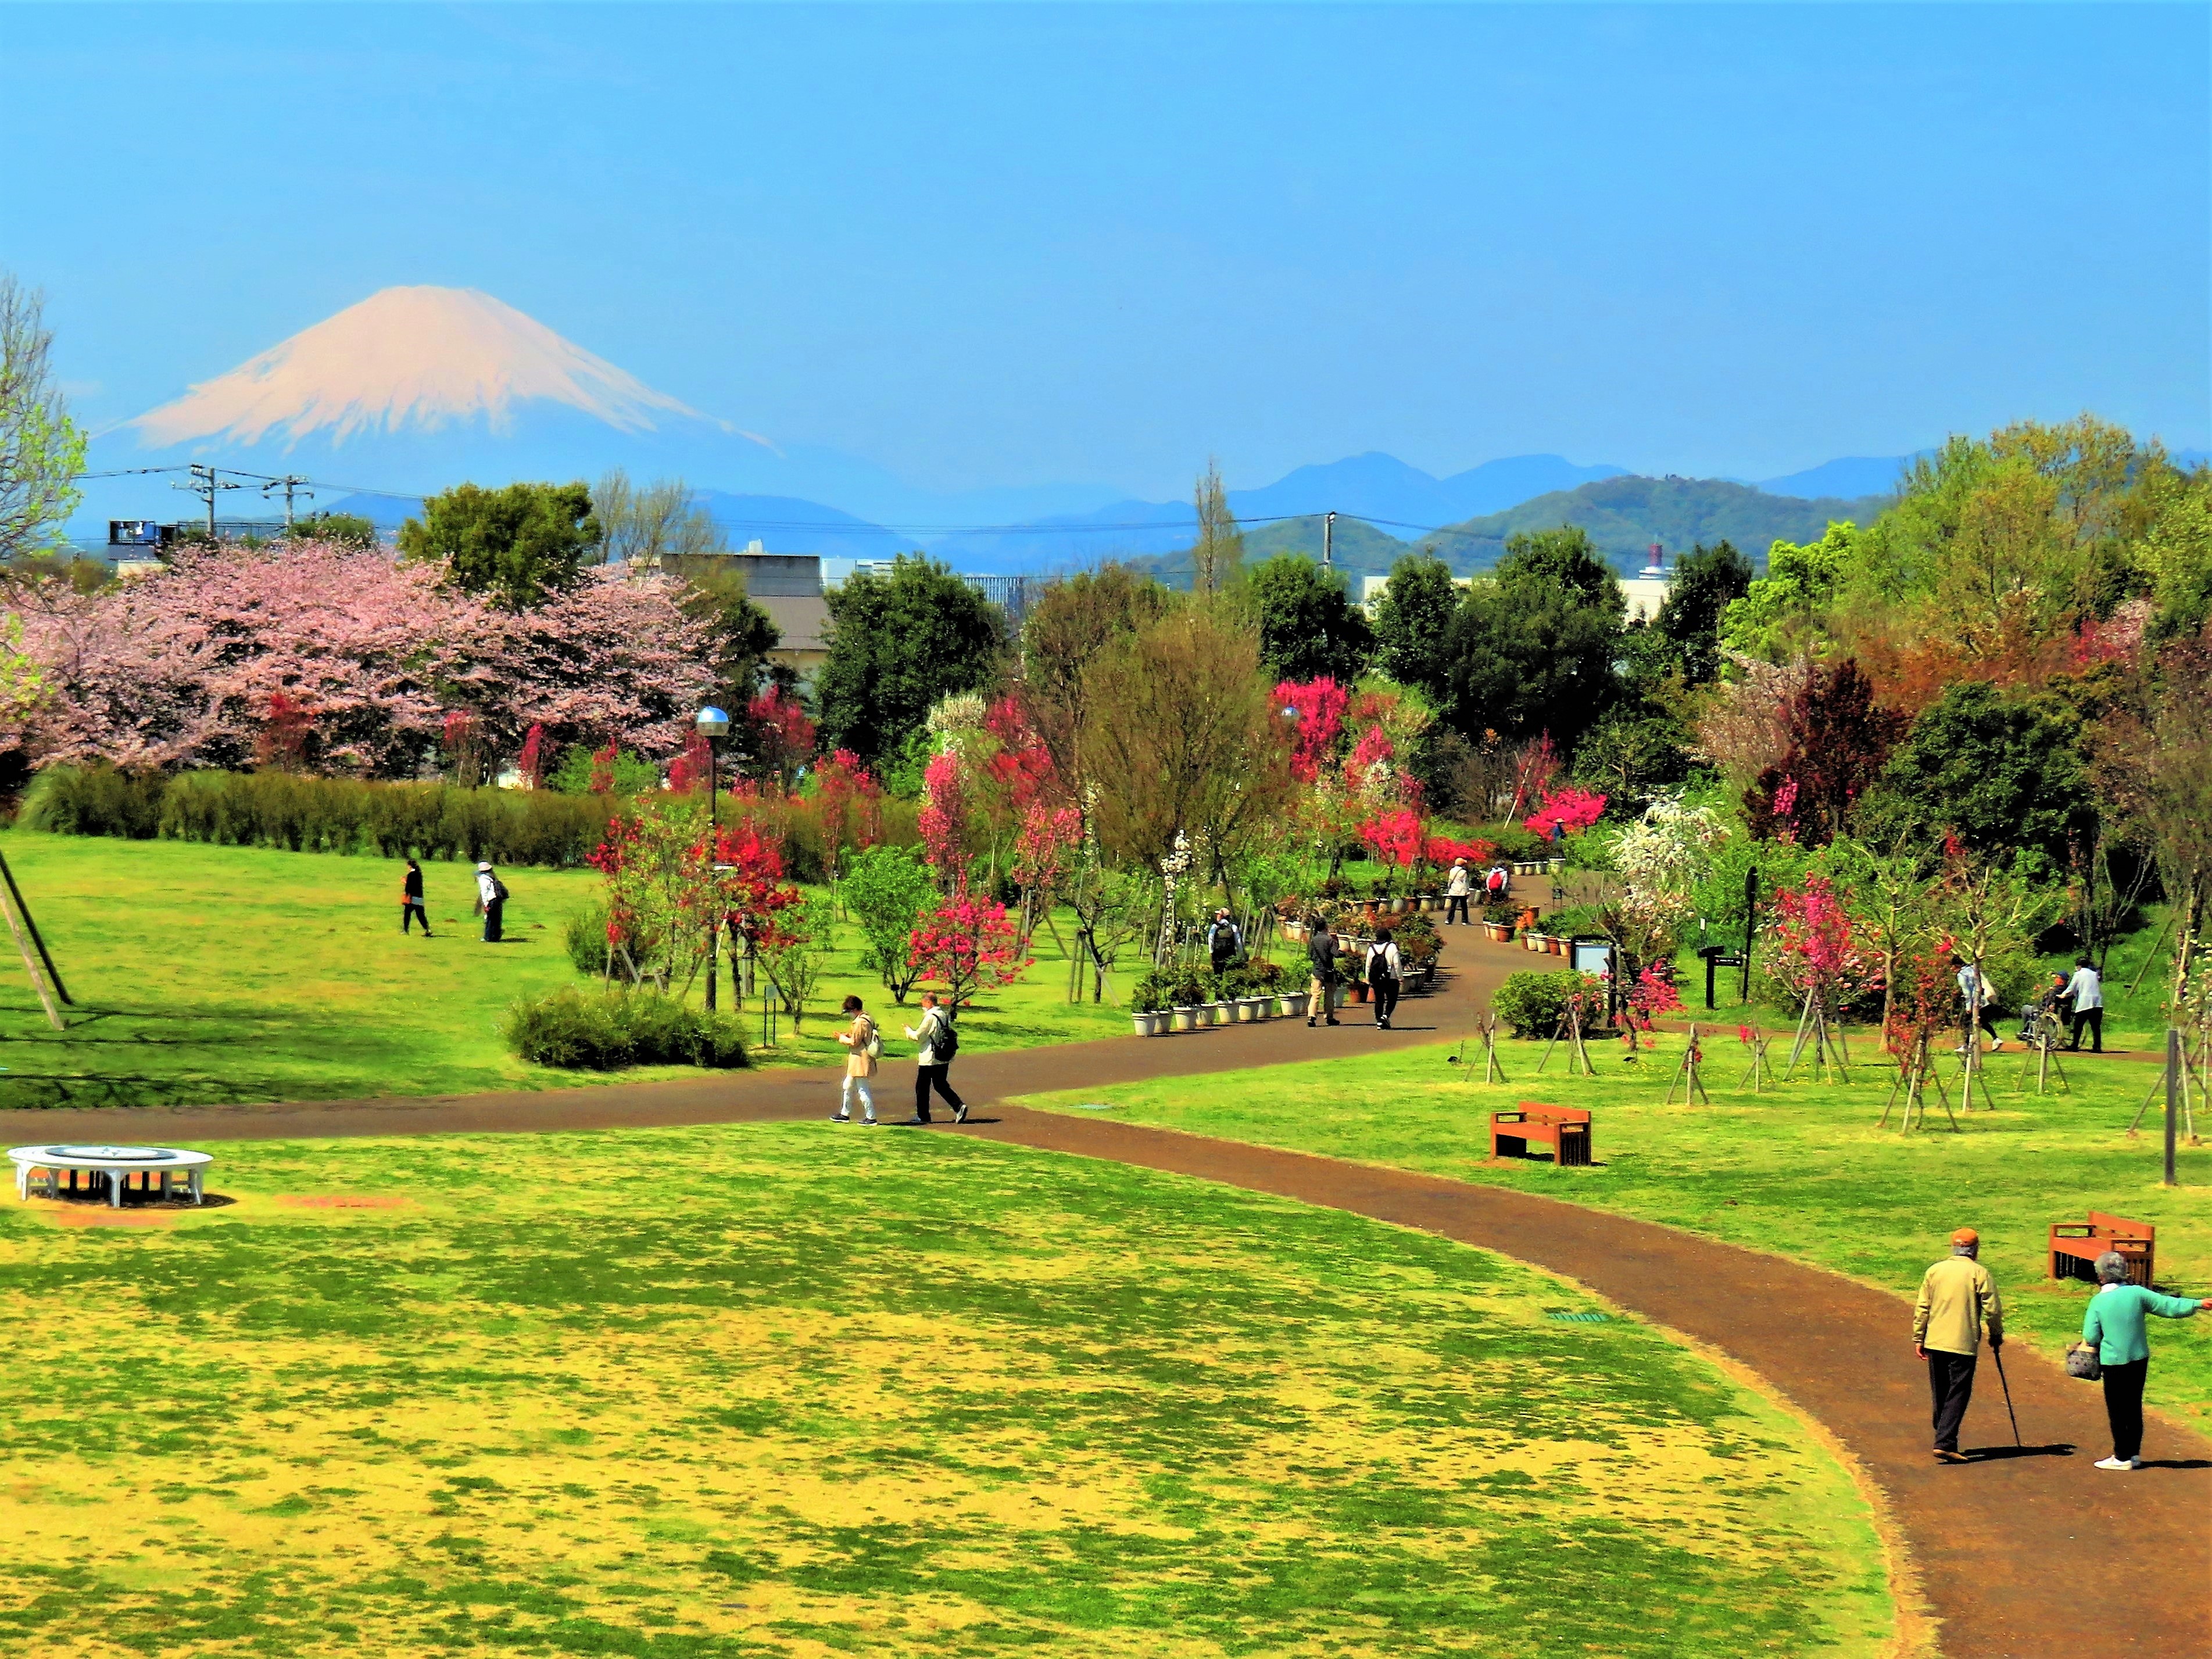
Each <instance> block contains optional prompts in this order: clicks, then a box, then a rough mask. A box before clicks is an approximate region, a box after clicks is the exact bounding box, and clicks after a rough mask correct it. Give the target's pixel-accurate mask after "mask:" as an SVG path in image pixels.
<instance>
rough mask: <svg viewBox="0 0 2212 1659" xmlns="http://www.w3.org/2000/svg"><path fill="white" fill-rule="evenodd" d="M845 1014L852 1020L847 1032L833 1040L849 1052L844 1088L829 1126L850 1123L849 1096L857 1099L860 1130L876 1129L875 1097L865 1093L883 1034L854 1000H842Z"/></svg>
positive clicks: (881, 1055)
mask: <svg viewBox="0 0 2212 1659" xmlns="http://www.w3.org/2000/svg"><path fill="white" fill-rule="evenodd" d="M845 1012H846V1013H847V1014H848V1015H849V1016H851V1018H852V1021H853V1024H852V1027H851V1029H850V1030H843V1031H840V1032H838V1033H837V1041H838V1042H842V1043H843V1044H844V1045H845V1047H846V1048H847V1049H848V1051H849V1052H848V1054H846V1056H845V1079H844V1085H843V1086H842V1088H841V1089H840V1090H839V1091H838V1096H837V1109H836V1112H835V1113H834V1114H832V1115H831V1116H830V1119H829V1121H831V1122H832V1123H850V1122H851V1121H853V1097H854V1095H858V1096H860V1110H861V1112H862V1113H863V1114H864V1115H863V1116H862V1117H861V1119H860V1125H861V1127H863V1128H868V1129H872V1128H874V1127H876V1097H874V1096H873V1095H872V1094H870V1093H869V1092H868V1079H870V1078H872V1077H873V1076H874V1075H875V1074H876V1062H877V1061H878V1060H881V1059H882V1058H883V1054H884V1034H883V1033H882V1031H880V1030H878V1029H877V1027H876V1022H875V1021H874V1020H872V1019H871V1018H868V1014H867V1011H866V1009H865V1008H863V1007H862V1006H861V1005H860V998H858V997H847V998H846V999H845Z"/></svg>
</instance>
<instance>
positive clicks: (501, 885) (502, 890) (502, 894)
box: [491, 876, 507, 904]
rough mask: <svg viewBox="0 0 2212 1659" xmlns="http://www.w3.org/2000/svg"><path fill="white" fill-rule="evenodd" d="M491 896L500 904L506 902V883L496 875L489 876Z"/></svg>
mask: <svg viewBox="0 0 2212 1659" xmlns="http://www.w3.org/2000/svg"><path fill="white" fill-rule="evenodd" d="M491 896H493V897H494V898H495V899H497V900H498V901H499V902H501V904H504V903H506V902H507V884H506V883H505V882H503V881H501V879H500V878H498V877H497V876H494V877H493V878H491Z"/></svg>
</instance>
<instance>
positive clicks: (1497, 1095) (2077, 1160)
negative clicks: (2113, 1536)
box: [1026, 1031, 2212, 1429]
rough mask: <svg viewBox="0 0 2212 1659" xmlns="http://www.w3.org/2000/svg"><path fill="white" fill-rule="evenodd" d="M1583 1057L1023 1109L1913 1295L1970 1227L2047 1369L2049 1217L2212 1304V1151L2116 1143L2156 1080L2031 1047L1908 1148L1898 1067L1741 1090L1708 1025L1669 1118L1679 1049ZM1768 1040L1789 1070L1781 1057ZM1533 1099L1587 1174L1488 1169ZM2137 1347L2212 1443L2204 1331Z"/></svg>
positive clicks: (2064, 1331) (1225, 1086)
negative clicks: (1572, 1127) (1566, 1127)
mask: <svg viewBox="0 0 2212 1659" xmlns="http://www.w3.org/2000/svg"><path fill="white" fill-rule="evenodd" d="M1787 1035H1788V1034H1787V1033H1784V1036H1785V1037H1786V1036H1787ZM1591 1046H1592V1048H1593V1050H1594V1051H1595V1063H1596V1065H1597V1066H1598V1074H1597V1075H1596V1076H1595V1077H1569V1076H1567V1075H1566V1066H1565V1059H1564V1051H1561V1052H1560V1053H1555V1054H1553V1056H1552V1058H1551V1061H1550V1064H1549V1066H1548V1067H1547V1072H1546V1073H1544V1074H1541V1075H1540V1074H1539V1073H1537V1072H1536V1070H1535V1067H1536V1064H1537V1061H1538V1060H1539V1057H1540V1056H1541V1054H1542V1053H1543V1048H1542V1045H1541V1044H1538V1043H1533V1042H1528V1043H1522V1042H1508V1043H1505V1044H1504V1045H1503V1050H1504V1062H1505V1064H1506V1066H1507V1067H1508V1070H1509V1073H1510V1081H1508V1082H1504V1083H1498V1084H1485V1083H1483V1082H1482V1081H1481V1080H1480V1079H1481V1078H1482V1075H1483V1065H1482V1051H1481V1048H1480V1046H1479V1045H1470V1046H1469V1048H1468V1054H1470V1055H1471V1056H1472V1060H1473V1063H1472V1064H1471V1065H1468V1066H1452V1065H1449V1064H1447V1063H1446V1058H1445V1057H1446V1055H1447V1054H1450V1053H1451V1052H1453V1050H1451V1049H1450V1048H1443V1047H1438V1046H1436V1045H1428V1046H1424V1047H1420V1048H1408V1049H1406V1050H1404V1051H1402V1052H1401V1053H1399V1054H1384V1055H1369V1056H1364V1057H1358V1058H1346V1059H1345V1060H1329V1061H1326V1062H1318V1063H1314V1064H1307V1065H1295V1066H1269V1067H1267V1068H1265V1069H1261V1070H1255V1071H1249V1072H1237V1073H1227V1074H1225V1075H1221V1076H1216V1077H1209V1078H1207V1079H1205V1080H1204V1084H1203V1085H1202V1086H1197V1085H1194V1084H1193V1082H1192V1081H1191V1080H1190V1079H1173V1078H1169V1079H1161V1080H1159V1081H1157V1082H1152V1083H1141V1084H1129V1085H1115V1086H1112V1087H1099V1088H1093V1089H1090V1090H1086V1091H1083V1092H1082V1093H1081V1094H1079V1095H1075V1094H1071V1095H1065V1096H1038V1097H1033V1098H1030V1099H1029V1100H1028V1101H1026V1103H1027V1104H1029V1105H1032V1106H1040V1107H1051V1108H1058V1109H1072V1108H1073V1107H1074V1106H1075V1105H1076V1104H1078V1103H1084V1104H1086V1105H1090V1106H1092V1107H1094V1108H1095V1107H1097V1106H1102V1105H1103V1106H1105V1107H1108V1108H1110V1109H1111V1110H1110V1115H1114V1116H1120V1117H1127V1118H1129V1119H1132V1120H1133V1121H1138V1122H1143V1123H1154V1124H1160V1125H1164V1126H1166V1127H1173V1128H1178V1129H1187V1130H1189V1131H1191V1132H1192V1133H1199V1134H1212V1135H1220V1136H1224V1137H1225V1138H1227V1139H1231V1140H1245V1141H1253V1142H1258V1143H1261V1144H1265V1145H1267V1146H1287V1147H1293V1148H1296V1149H1297V1150H1299V1151H1301V1152H1326V1153H1328V1154H1331V1155H1332V1156H1334V1157H1338V1158H1352V1159H1355V1160H1358V1161H1362V1162H1366V1163H1372V1164H1395V1165H1397V1166H1399V1167H1401V1168H1403V1169H1412V1170H1426V1171H1428V1172H1430V1173H1431V1174H1435V1175H1443V1176H1453V1177H1455V1178H1456V1179H1459V1180H1462V1181H1475V1182H1498V1183H1502V1184H1504V1185H1509V1186H1514V1187H1520V1188H1525V1189H1528V1190H1529V1191H1534V1192H1541V1193H1543V1194H1547V1196H1550V1197H1554V1198H1562V1199H1565V1200H1569V1201H1571V1202H1573V1203H1577V1204H1589V1205H1593V1206H1596V1207H1598V1208H1600V1209H1610V1210H1618V1211H1620V1212H1623V1213H1625V1214H1628V1215H1633V1216H1638V1217H1641V1218H1644V1219H1645V1220H1649V1221H1659V1222H1664V1223H1666V1224H1667V1225H1669V1226H1675V1227H1683V1228H1686V1229H1688V1230H1689V1231H1692V1232H1700V1233H1705V1234H1708V1235H1711V1236H1712V1237H1717V1238H1724V1239H1727V1240H1728V1241H1729V1242H1730V1243H1735V1244H1742V1245H1746V1246H1747V1247H1749V1248H1751V1249H1760V1250H1772V1251H1775V1252H1777V1253H1778V1254H1781V1255H1791V1256H1795V1257H1797V1258H1798V1259H1799V1260H1801V1261H1811V1262H1815V1263H1818V1264H1819V1265H1820V1266H1822V1267H1831V1268H1833V1269H1835V1270H1836V1271H1838V1272H1839V1273H1849V1274H1850V1275H1851V1276H1852V1277H1854V1278H1856V1279H1861V1280H1863V1281H1865V1282H1867V1283H1869V1284H1873V1285H1881V1286H1883V1287H1884V1288H1886V1289H1888V1290H1891V1291H1896V1292H1898V1293H1899V1294H1900V1295H1902V1296H1906V1297H1910V1296H1911V1295H1912V1294H1913V1292H1914V1291H1915V1290H1916V1289H1917V1286H1918V1285H1919V1282H1920V1275H1921V1273H1922V1272H1923V1270H1924V1269H1925V1268H1926V1267H1927V1266H1928V1264H1929V1262H1930V1261H1934V1260H1936V1258H1937V1257H1939V1256H1941V1255H1943V1254H1944V1253H1945V1252H1946V1251H1947V1250H1948V1248H1949V1247H1948V1239H1949V1237H1950V1234H1951V1230H1952V1229H1953V1228H1954V1227H1959V1226H1972V1227H1974V1228H1977V1229H1978V1230H1979V1231H1980V1233H1981V1235H1982V1259H1983V1261H1985V1262H1987V1263H1988V1264H1989V1265H1990V1267H1991V1269H1992V1270H1993V1271H1994V1272H1995V1273H1996V1275H1997V1279H1998V1282H1999V1284H2000V1285H2001V1286H2002V1290H2003V1293H2004V1297H2005V1310H2006V1324H2007V1326H2008V1328H2009V1330H2010V1331H2011V1332H2012V1333H2013V1334H2015V1335H2019V1336H2024V1337H2025V1338H2027V1340H2028V1341H2029V1342H2030V1343H2031V1344H2033V1346H2039V1347H2041V1348H2043V1349H2044V1350H2045V1352H2051V1353H2054V1354H2055V1353H2057V1352H2060V1351H2062V1350H2063V1348H2064V1346H2065V1345H2066V1343H2067V1342H2068V1341H2069V1340H2071V1339H2072V1338H2073V1337H2075V1335H2077V1334H2079V1333H2080V1331H2081V1315H2082V1305H2081V1304H2082V1303H2083V1302H2084V1301H2085V1300H2086V1299H2087V1297H2088V1296H2089V1294H2090V1292H2091V1291H2093V1289H2094V1286H2093V1285H2083V1284H2081V1283H2080V1282H2078V1281H2075V1280H2066V1279H2051V1278H2050V1277H2049V1276H2048V1273H2047V1271H2046V1266H2047V1264H2046V1259H2045V1254H2044V1251H2045V1243H2046V1242H2047V1239H2048V1232H2047V1229H2048V1227H2049V1225H2050V1224H2051V1223H2052V1222H2054V1221H2066V1220H2079V1219H2081V1218H2082V1217H2083V1216H2085V1215H2086V1214H2087V1212H2089V1211H2090V1210H2092V1209H2098V1210H2104V1211H2107V1212H2113V1213H2117V1214H2120V1215H2125V1216H2130V1217H2134V1218H2137V1219H2139V1220H2143V1221H2148V1222H2150V1223H2151V1224H2152V1225H2154V1226H2155V1227H2157V1229H2158V1276H2159V1281H2160V1284H2161V1285H2166V1287H2168V1288H2170V1289H2172V1290H2173V1291H2176V1292H2178V1293H2181V1294H2186V1295H2190V1296H2198V1297H2202V1296H2208V1295H2212V1147H2203V1146H2196V1147H2185V1148H2183V1149H2182V1152H2181V1161H2180V1179H2181V1184H2180V1185H2179V1186H2178V1187H2172V1188H2168V1187H2164V1186H2161V1185H2160V1174H2161V1168H2162V1164H2161V1158H2160V1139H2159V1134H2158V1117H2157V1109H2156V1108H2154V1109H2153V1111H2152V1113H2151V1114H2150V1115H2148V1116H2146V1118H2145V1119H2144V1122H2143V1133H2142V1134H2141V1135H2140V1136H2138V1137H2137V1138H2136V1139H2130V1138H2129V1136H2128V1133H2127V1127H2128V1123H2129V1121H2130V1119H2131V1118H2132V1117H2133V1116H2134V1115H2135V1113H2136V1109H2137V1108H2138V1107H2139V1106H2141V1104H2142V1100H2143V1096H2144V1091H2147V1090H2148V1089H2150V1088H2151V1087H2153V1086H2154V1085H2155V1084H2156V1083H2157V1081H2158V1077H2159V1073H2157V1071H2156V1070H2155V1069H2154V1068H2152V1067H2150V1066H2142V1065H2138V1064H2136V1063H2134V1062H2131V1061H2127V1060H2101V1061H2099V1060H2090V1059H2088V1058H2086V1057H2078V1056H2067V1057H2066V1058H2065V1060H2064V1062H2063V1063H2064V1064H2065V1068H2066V1072H2067V1077H2068V1080H2069V1085H2070V1091H2069V1092H2066V1093H2059V1092H2057V1091H2056V1089H2055V1088H2054V1090H2053V1091H2052V1092H2051V1093H2049V1094H2045V1095H2042V1096H2038V1095H2037V1094H2036V1093H2035V1092H2034V1085H2033V1079H2034V1073H2033V1071H2032V1070H2030V1071H2028V1072H2027V1073H2026V1074H2025V1076H2023V1072H2022V1062H2021V1056H2019V1055H2018V1054H1999V1055H1997V1056H1996V1057H1995V1058H1994V1059H1993V1060H1991V1062H1990V1067H1989V1070H1988V1072H1987V1073H1986V1074H1985V1077H1986V1081H1987V1083H1988V1085H1989V1092H1988V1096H1987V1099H1986V1102H1985V1101H1984V1097H1983V1095H1982V1094H1981V1092H1980V1091H1977V1092H1976V1097H1975V1098H1976V1109H1975V1110H1973V1111H1972V1112H1966V1111H1961V1112H1960V1114H1959V1118H1958V1123H1959V1127H1958V1129H1957V1131H1956V1132H1955V1133H1954V1131H1953V1129H1952V1127H1951V1125H1950V1121H1949V1120H1948V1119H1947V1118H1946V1117H1945V1115H1944V1114H1943V1111H1942V1108H1941V1107H1940V1106H1936V1105H1934V1104H1933V1103H1931V1104H1930V1110H1931V1111H1932V1113H1933V1115H1934V1116H1933V1122H1932V1124H1931V1125H1930V1126H1929V1127H1926V1128H1924V1129H1922V1128H1916V1129H1914V1130H1913V1131H1912V1132H1911V1133H1909V1134H1908V1133H1900V1132H1899V1129H1898V1127H1897V1124H1898V1122H1899V1116H1898V1115H1897V1114H1896V1113H1894V1112H1893V1113H1892V1115H1891V1117H1890V1127H1888V1128H1886V1129H1885V1128H1881V1127H1877V1125H1878V1124H1879V1122H1880V1121H1881V1109H1882V1103H1883V1100H1884V1098H1885V1097H1886V1096H1887V1094H1888V1093H1889V1091H1890V1088H1891V1085H1893V1083H1894V1082H1895V1080H1896V1077H1897V1073H1896V1072H1895V1070H1894V1069H1893V1068H1891V1067H1886V1066H1874V1065H1871V1064H1869V1065H1864V1066H1857V1067H1854V1068H1853V1073H1852V1079H1851V1080H1850V1081H1849V1082H1835V1081H1831V1082H1826V1083H1820V1082H1813V1081H1808V1080H1806V1079H1805V1078H1804V1074H1803V1068H1802V1067H1801V1068H1800V1074H1799V1080H1798V1081H1796V1082H1794V1083H1789V1084H1785V1085H1781V1086H1779V1087H1769V1088H1767V1089H1766V1090H1765V1092H1763V1093H1759V1094H1754V1093H1753V1092H1752V1091H1750V1090H1749V1089H1748V1088H1743V1087H1739V1086H1737V1085H1738V1080H1739V1079H1741V1078H1742V1077H1743V1076H1744V1074H1745V1071H1746V1066H1745V1060H1744V1058H1743V1056H1742V1054H1741V1053H1740V1052H1739V1050H1740V1048H1741V1044H1740V1042H1739V1039H1738V1038H1737V1036H1735V1034H1734V1033H1733V1032H1724V1033H1722V1034H1720V1035H1718V1036H1715V1035H1714V1034H1712V1033H1711V1032H1710V1031H1709V1032H1708V1033H1707V1036H1706V1037H1705V1067H1704V1071H1705V1083H1706V1087H1707V1089H1708V1091H1710V1093H1711V1097H1712V1099H1711V1104H1705V1103H1699V1104H1696V1105H1683V1104H1681V1103H1680V1099H1679V1097H1678V1099H1677V1103H1675V1104H1674V1105H1673V1106H1668V1105H1666V1104H1664V1103H1663V1102H1664V1099H1665V1096H1666V1093H1667V1087H1668V1082H1669V1081H1670V1080H1671V1079H1672V1078H1673V1077H1674V1073H1675V1071H1676V1069H1677V1067H1678V1066H1680V1060H1681V1055H1682V1048H1683V1039H1682V1038H1681V1037H1680V1036H1665V1037H1662V1038H1661V1039H1660V1041H1659V1047H1658V1048H1656V1050H1647V1051H1645V1052H1644V1053H1643V1054H1640V1055H1639V1057H1638V1060H1637V1061H1636V1063H1635V1064H1634V1065H1633V1066H1629V1065H1626V1064H1625V1063H1624V1062H1623V1060H1622V1058H1621V1053H1622V1051H1621V1050H1620V1048H1619V1047H1618V1046H1617V1045H1613V1044H1604V1045H1600V1044H1592V1045H1591ZM1776 1048H1777V1060H1778V1061H1781V1060H1786V1059H1787V1045H1786V1043H1785V1042H1778V1043H1777V1045H1776ZM1861 1055H1862V1058H1864V1057H1865V1054H1864V1052H1863V1051H1861ZM2031 1063H2032V1062H2031ZM1524 1100H1542V1101H1550V1102H1553V1103H1556V1104H1559V1105H1563V1106H1577V1107H1588V1108H1590V1109H1592V1110H1593V1111H1594V1112H1595V1117H1596V1122H1595V1135H1594V1139H1595V1145H1596V1158H1597V1164H1596V1166H1595V1168H1591V1169H1587V1170H1578V1169H1558V1168H1555V1167H1553V1165H1552V1164H1550V1163H1548V1162H1528V1163H1523V1162H1519V1161H1506V1162H1503V1163H1497V1164H1493V1163H1491V1162H1490V1161H1489V1159H1488V1156H1487V1155H1488V1152H1489V1140H1488V1132H1489V1115H1490V1114H1491V1113H1492V1112H1493V1111H1498V1110H1502V1109H1510V1108H1512V1107H1514V1106H1516V1105H1517V1104H1518V1103H1521V1102H1522V1101H1524ZM1955 1104H1956V1095H1955V1091H1954V1105H1955ZM2208 1127H2212V1126H2208ZM1905 1318H1906V1314H1905V1312H1904V1311H1900V1313H1899V1328H1900V1330H1903V1329H1904V1328H1905ZM2151 1340H2152V1343H2153V1346H2154V1349H2155V1350H2156V1352H2155V1353H2154V1357H2153V1358H2152V1362H2151V1368H2150V1389H2149V1397H2150V1399H2151V1400H2152V1401H2153V1402H2154V1404H2158V1405H2160V1406H2163V1407H2167V1408H2168V1409H2171V1410H2174V1411H2177V1412H2179V1413H2183V1414H2185V1415H2186V1416H2188V1417H2190V1418H2191V1419H2193V1420H2194V1421H2196V1422H2197V1424H2198V1425H2200V1426H2203V1427H2205V1428H2208V1429H2212V1319H2197V1320H2192V1321H2191V1322H2187V1323H2186V1324H2180V1323H2176V1324H2165V1323H2160V1325H2159V1326H2158V1327H2157V1328H2155V1329H2154V1330H2153V1332H2152V1333H2151Z"/></svg>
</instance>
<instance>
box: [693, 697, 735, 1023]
mask: <svg viewBox="0 0 2212 1659" xmlns="http://www.w3.org/2000/svg"><path fill="white" fill-rule="evenodd" d="M692 724H693V725H694V726H696V727H697V728H698V732H699V735H700V736H701V737H702V738H706V739H707V863H708V870H709V872H710V873H709V878H708V879H709V882H710V884H711V881H712V874H711V872H712V871H713V869H714V867H715V863H716V860H717V857H718V855H719V854H720V850H721V839H722V837H721V815H720V814H721V808H720V801H719V799H717V797H719V796H720V793H721V780H720V778H719V777H718V776H717V775H716V771H715V764H714V762H715V751H714V745H715V744H716V743H717V742H718V741H719V740H720V738H721V737H722V736H723V734H724V733H726V732H728V731H729V729H730V717H729V716H728V715H727V714H724V713H723V712H722V711H721V710H720V709H719V708H715V707H714V704H712V703H708V705H707V706H706V707H705V708H702V709H701V710H700V711H699V714H698V717H697V718H696V720H694V721H693V722H692ZM721 941H722V918H721V916H720V914H719V906H718V907H717V908H715V909H711V910H709V911H708V913H707V1007H708V1012H713V1010H714V982H715V981H716V980H718V979H720V977H721V967H722V962H721V957H722V951H721Z"/></svg>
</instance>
